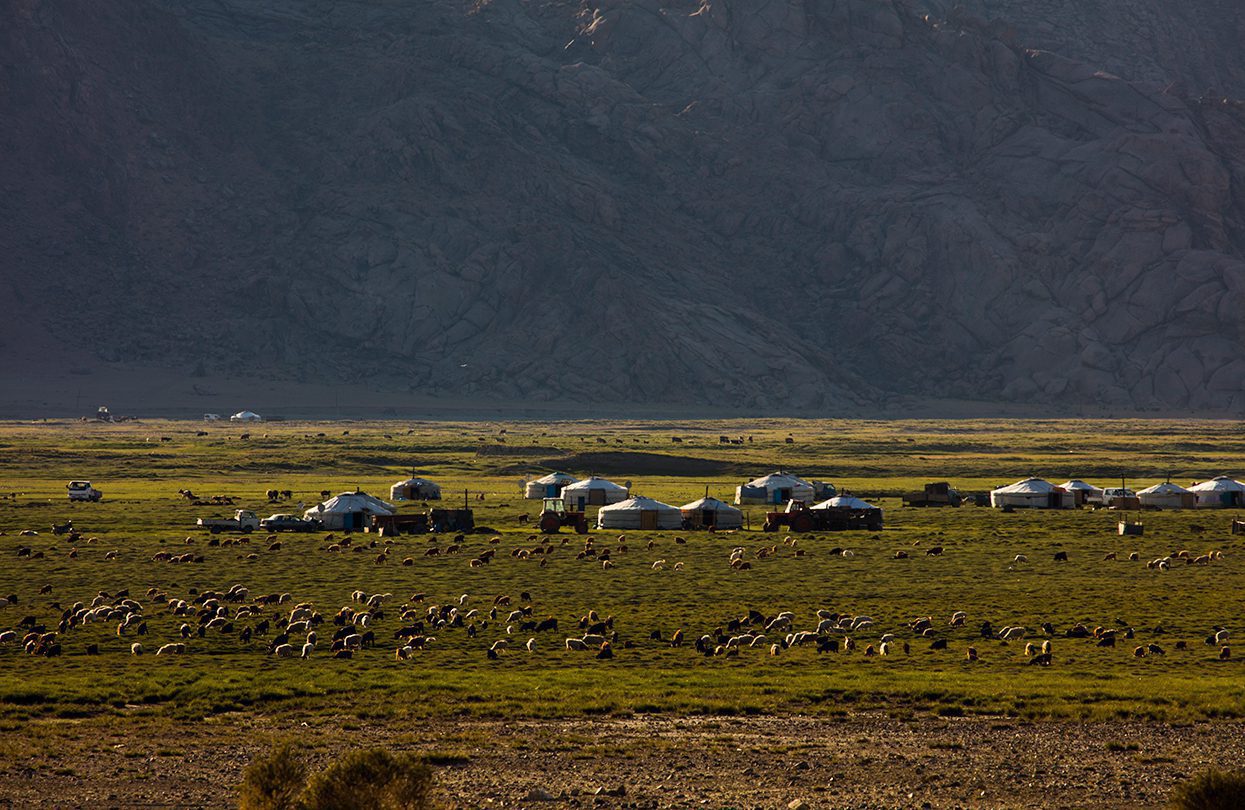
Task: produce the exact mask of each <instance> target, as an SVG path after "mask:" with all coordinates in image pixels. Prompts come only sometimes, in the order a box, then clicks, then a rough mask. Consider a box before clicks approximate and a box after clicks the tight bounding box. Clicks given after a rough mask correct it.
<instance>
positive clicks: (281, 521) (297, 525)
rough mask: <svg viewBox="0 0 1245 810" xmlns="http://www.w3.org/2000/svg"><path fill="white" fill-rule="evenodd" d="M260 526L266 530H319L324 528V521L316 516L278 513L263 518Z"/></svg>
mask: <svg viewBox="0 0 1245 810" xmlns="http://www.w3.org/2000/svg"><path fill="white" fill-rule="evenodd" d="M259 527H260V528H261V529H263V530H264V531H266V532H318V531H320V530H321V529H323V528H324V523H322V522H321V521H319V520H316V519H315V518H304V517H299V516H298V515H287V514H277V515H269V516H268V517H266V518H264V519H263V520H261V521H260V522H259Z"/></svg>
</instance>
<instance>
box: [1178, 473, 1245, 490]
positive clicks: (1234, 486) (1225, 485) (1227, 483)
mask: <svg viewBox="0 0 1245 810" xmlns="http://www.w3.org/2000/svg"><path fill="white" fill-rule="evenodd" d="M1189 491H1190V492H1245V484H1242V483H1241V482H1240V481H1237V480H1235V479H1233V478H1230V477H1228V476H1226V475H1216V476H1215V477H1214V478H1212V479H1210V480H1209V481H1203V482H1202V483H1200V484H1194V485H1193V486H1191V487H1189Z"/></svg>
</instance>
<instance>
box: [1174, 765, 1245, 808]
mask: <svg viewBox="0 0 1245 810" xmlns="http://www.w3.org/2000/svg"><path fill="white" fill-rule="evenodd" d="M1171 806H1172V807H1173V808H1174V810H1238V808H1241V807H1245V773H1242V772H1241V771H1222V770H1219V769H1217V768H1215V769H1211V770H1208V771H1206V772H1205V773H1202V774H1200V775H1198V776H1196V777H1194V778H1193V779H1190V780H1189V781H1188V782H1185V783H1184V784H1183V785H1181V786H1180V787H1179V788H1177V789H1176V794H1175V796H1174V797H1173V798H1172V803H1171Z"/></svg>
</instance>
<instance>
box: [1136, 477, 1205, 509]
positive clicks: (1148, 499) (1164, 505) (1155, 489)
mask: <svg viewBox="0 0 1245 810" xmlns="http://www.w3.org/2000/svg"><path fill="white" fill-rule="evenodd" d="M1137 500H1139V501H1141V505H1142V507H1144V508H1148V509H1193V508H1194V507H1196V506H1197V495H1195V494H1194V493H1192V492H1190V491H1189V490H1187V489H1185V488H1184V487H1182V486H1180V485H1179V484H1173V483H1172V482H1171V481H1164V482H1163V483H1161V484H1155V485H1154V486H1152V487H1146V488H1145V489H1143V490H1141V491H1139V492H1138V493H1137Z"/></svg>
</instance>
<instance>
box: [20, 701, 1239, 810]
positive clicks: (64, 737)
mask: <svg viewBox="0 0 1245 810" xmlns="http://www.w3.org/2000/svg"><path fill="white" fill-rule="evenodd" d="M37 725H38V726H39V727H38V728H35V727H34V724H32V726H31V727H27V728H24V729H23V730H21V731H16V732H11V733H7V734H6V735H5V737H7V739H5V737H0V745H3V746H4V747H5V748H6V749H7V750H6V752H5V753H6V756H5V757H4V758H3V759H4V762H3V765H0V769H2V774H0V805H2V806H11V807H28V806H29V807H36V806H38V807H49V806H57V807H69V806H74V807H157V806H158V807H165V806H167V807H224V806H231V805H233V804H234V803H235V801H236V799H235V793H234V790H235V787H236V785H237V783H238V781H239V780H240V778H241V773H242V769H243V768H244V767H245V765H246V763H247V762H248V761H249V759H250V758H251V757H252V756H254V755H255V754H257V753H260V752H263V751H265V750H267V749H268V748H269V746H270V745H271V744H272V743H273V742H274V741H276V740H279V739H290V738H293V739H295V740H297V741H298V743H299V744H300V745H302V746H304V751H305V752H306V756H307V758H308V759H309V760H311V762H312V764H313V766H314V765H315V764H318V763H321V762H323V761H325V760H327V759H328V758H330V757H333V756H336V755H338V754H340V753H342V752H343V751H344V750H346V749H348V748H350V747H355V746H378V745H379V746H384V747H387V748H389V749H391V750H407V751H414V752H418V753H423V754H426V755H427V756H428V757H429V759H430V761H432V762H433V763H435V764H437V782H438V785H439V788H440V791H441V794H442V798H443V800H444V803H445V804H446V805H448V806H452V807H463V808H494V807H561V806H569V807H603V808H611V807H617V808H624V807H626V808H654V807H721V808H727V807H731V808H736V807H738V808H743V807H756V808H774V807H786V806H788V804H789V803H791V802H793V801H796V800H801V801H803V802H805V804H806V806H807V807H808V808H810V810H811V808H823V807H824V808H831V807H833V808H892V807H893V808H909V807H911V808H924V807H929V808H954V807H963V808H968V807H1038V806H1045V807H1094V808H1103V807H1121V808H1122V807H1128V808H1134V807H1155V806H1161V805H1163V804H1164V803H1165V802H1166V800H1167V798H1168V796H1169V794H1170V792H1171V790H1172V789H1173V788H1174V787H1175V786H1176V785H1177V784H1178V783H1179V782H1180V781H1182V780H1183V779H1186V778H1188V777H1190V776H1192V775H1195V774H1197V773H1198V772H1200V771H1201V770H1203V769H1205V768H1208V767H1212V766H1226V765H1230V764H1231V763H1230V762H1229V760H1232V759H1234V758H1235V757H1236V756H1237V755H1238V754H1239V752H1240V751H1242V750H1245V724H1241V723H1205V724H1197V725H1187V726H1171V725H1166V724H1158V723H1146V722H1132V721H1130V722H1119V723H1091V724H1078V723H1055V722H1043V723H1035V724H1031V723H1023V722H1017V721H1014V720H1007V719H1002V718H999V719H988V718H987V719H982V718H971V719H969V718H945V719H944V718H928V717H927V718H917V719H893V718H889V717H884V716H874V715H855V716H850V717H841V718H809V717H747V718H736V717H730V718H671V717H642V718H633V719H578V720H556V721H545V720H532V721H519V722H503V721H480V720H464V721H451V722H446V721H436V722H433V723H429V724H417V723H412V724H410V725H405V724H403V725H401V726H396V724H394V723H393V722H392V721H388V722H386V723H383V724H370V723H368V722H366V721H360V722H355V721H354V720H353V719H352V720H349V721H343V720H342V719H341V718H336V719H329V718H323V717H317V718H309V720H308V721H298V720H294V721H286V720H282V721H280V722H276V721H273V720H271V719H268V718H263V717H259V718H257V717H242V716H236V717H226V718H216V719H213V720H212V721H210V722H204V723H202V724H199V725H191V726H187V725H177V726H174V725H172V724H169V723H168V722H167V721H164V720H151V721H149V722H148V725H147V726H146V727H144V728H143V729H142V730H136V729H135V728H133V727H132V725H133V724H132V723H131V722H130V721H128V720H127V721H126V722H125V725H126V726H127V728H126V730H125V731H124V732H122V731H121V729H120V728H117V727H116V726H112V725H110V724H109V722H107V721H101V720H87V721H55V723H50V722H44V721H40V722H39V723H38V724H37ZM139 725H143V721H140V723H139ZM53 726H56V727H53ZM15 736H16V737H20V738H21V740H20V742H22V743H26V744H27V745H28V746H30V747H29V748H28V749H27V753H28V754H29V756H26V755H23V754H22V753H21V751H20V750H18V749H20V748H21V746H20V745H17V746H15V745H14V743H15V742H17V741H16V740H15ZM36 746H37V747H38V749H39V750H40V751H43V752H44V753H45V755H46V754H47V752H55V753H54V754H53V755H52V758H53V760H54V761H53V762H49V761H48V760H47V759H45V758H41V757H40V756H39V755H38V754H35V753H34V751H35V747H36ZM15 754H16V755H15Z"/></svg>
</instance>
